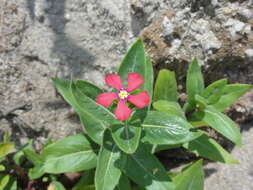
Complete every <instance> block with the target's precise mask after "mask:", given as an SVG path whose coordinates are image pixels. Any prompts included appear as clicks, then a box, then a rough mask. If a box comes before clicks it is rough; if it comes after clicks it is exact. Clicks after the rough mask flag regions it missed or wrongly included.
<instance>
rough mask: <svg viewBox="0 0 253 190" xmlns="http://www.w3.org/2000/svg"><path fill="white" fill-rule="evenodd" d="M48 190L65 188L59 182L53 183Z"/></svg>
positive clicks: (62, 189)
mask: <svg viewBox="0 0 253 190" xmlns="http://www.w3.org/2000/svg"><path fill="white" fill-rule="evenodd" d="M48 190H65V187H64V186H63V185H62V184H61V183H60V182H58V181H53V182H52V183H51V184H50V185H49V187H48Z"/></svg>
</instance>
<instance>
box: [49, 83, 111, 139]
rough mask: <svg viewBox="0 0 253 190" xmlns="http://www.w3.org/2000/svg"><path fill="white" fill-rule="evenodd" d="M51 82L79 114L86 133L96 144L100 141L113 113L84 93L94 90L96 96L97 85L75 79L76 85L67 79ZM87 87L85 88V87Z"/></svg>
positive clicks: (97, 92)
mask: <svg viewBox="0 0 253 190" xmlns="http://www.w3.org/2000/svg"><path fill="white" fill-rule="evenodd" d="M53 82H54V84H55V86H56V87H57V89H58V90H59V92H60V93H61V95H62V96H63V97H64V99H65V100H66V101H67V102H68V103H69V104H70V105H71V106H72V107H73V108H74V109H75V111H76V112H77V113H78V114H79V116H80V119H81V122H82V124H83V126H84V128H85V131H86V132H87V133H88V135H89V136H90V137H91V138H92V139H93V140H94V141H95V142H96V143H98V144H101V143H102V137H103V133H104V130H105V129H106V128H107V127H108V125H109V123H110V122H111V121H114V120H115V117H114V115H113V114H112V113H111V112H110V111H109V110H107V109H106V108H104V107H103V106H101V105H99V104H97V103H96V102H95V101H94V100H93V99H92V98H94V97H92V96H91V95H90V94H89V93H88V95H89V96H88V95H86V94H84V93H85V92H86V90H87V91H88V92H89V90H91V92H94V91H96V96H97V95H98V94H99V90H94V89H98V87H94V85H91V84H90V83H88V82H85V81H77V82H76V85H75V84H73V83H72V84H71V83H70V82H69V81H65V80H61V79H57V78H55V79H53ZM85 88H87V89H85Z"/></svg>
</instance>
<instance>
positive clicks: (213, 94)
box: [203, 79, 228, 104]
mask: <svg viewBox="0 0 253 190" xmlns="http://www.w3.org/2000/svg"><path fill="white" fill-rule="evenodd" d="M227 81H228V80H227V79H221V80H217V81H215V82H213V83H212V84H210V85H209V86H208V87H206V88H205V90H204V91H203V97H204V98H206V99H207V102H208V104H215V103H216V102H218V101H219V99H220V97H221V95H222V93H223V89H224V87H225V86H226V84H227Z"/></svg>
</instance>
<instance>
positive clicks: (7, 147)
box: [0, 142, 16, 158]
mask: <svg viewBox="0 0 253 190" xmlns="http://www.w3.org/2000/svg"><path fill="white" fill-rule="evenodd" d="M15 151H16V149H15V145H14V143H11V142H5V143H0V158H1V157H5V156H7V155H8V154H11V153H13V152H15Z"/></svg>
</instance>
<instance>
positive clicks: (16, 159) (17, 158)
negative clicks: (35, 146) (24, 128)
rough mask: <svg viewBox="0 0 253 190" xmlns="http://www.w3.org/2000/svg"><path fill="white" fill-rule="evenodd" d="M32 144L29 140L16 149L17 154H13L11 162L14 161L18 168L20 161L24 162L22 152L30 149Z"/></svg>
mask: <svg viewBox="0 0 253 190" xmlns="http://www.w3.org/2000/svg"><path fill="white" fill-rule="evenodd" d="M32 142H33V141H32V140H29V142H28V143H26V144H25V145H23V146H21V147H20V148H19V149H18V152H17V153H15V154H14V156H13V160H14V162H15V164H17V165H18V166H20V165H21V164H22V161H23V160H24V157H25V154H24V152H23V150H25V149H32Z"/></svg>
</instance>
